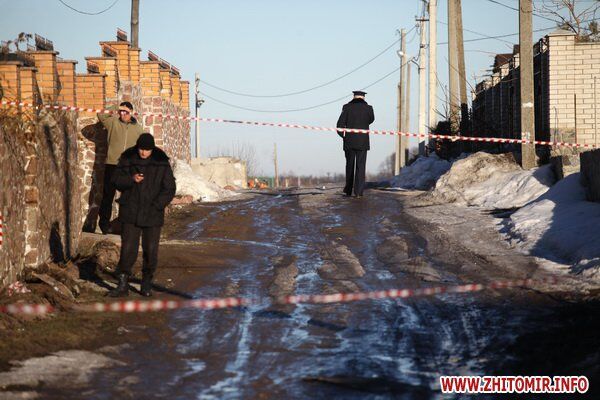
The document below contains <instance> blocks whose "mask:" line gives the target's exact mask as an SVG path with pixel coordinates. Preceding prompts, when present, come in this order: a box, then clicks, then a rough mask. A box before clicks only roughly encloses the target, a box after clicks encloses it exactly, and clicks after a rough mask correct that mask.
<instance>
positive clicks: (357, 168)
mask: <svg viewBox="0 0 600 400" xmlns="http://www.w3.org/2000/svg"><path fill="white" fill-rule="evenodd" d="M344 153H345V154H346V187H344V193H346V194H347V195H348V196H350V195H351V194H352V188H354V194H355V195H357V196H362V195H363V190H364V188H365V172H366V164H367V150H344Z"/></svg>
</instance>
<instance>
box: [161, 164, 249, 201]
mask: <svg viewBox="0 0 600 400" xmlns="http://www.w3.org/2000/svg"><path fill="white" fill-rule="evenodd" d="M173 173H174V175H175V179H176V180H177V195H180V196H186V195H187V196H192V197H193V198H194V201H197V200H201V201H221V200H225V199H227V198H229V197H232V196H236V195H238V193H235V192H232V191H231V190H226V189H223V188H221V187H219V186H217V185H215V184H214V183H211V182H207V181H205V180H204V179H202V178H201V177H200V176H199V175H198V174H196V173H195V172H194V171H193V170H192V167H191V166H190V165H189V164H187V163H186V162H185V161H182V160H176V161H175V164H174V166H173Z"/></svg>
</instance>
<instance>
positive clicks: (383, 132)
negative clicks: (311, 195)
mask: <svg viewBox="0 0 600 400" xmlns="http://www.w3.org/2000/svg"><path fill="white" fill-rule="evenodd" d="M0 105H2V106H13V107H29V108H36V109H39V108H43V109H49V110H63V111H80V112H89V113H104V114H113V113H116V112H117V111H112V110H106V109H95V108H84V107H76V106H64V105H51V104H44V105H41V106H36V105H34V104H30V103H25V102H18V101H5V100H2V101H1V102H0ZM133 115H136V116H147V117H156V118H162V119H172V120H182V121H196V120H197V121H201V122H214V123H225V124H241V125H253V126H269V127H275V128H293V129H306V130H313V131H326V132H337V131H345V132H350V133H365V134H374V135H392V136H407V137H415V138H420V139H425V138H430V139H442V140H451V141H457V140H462V141H470V142H484V143H517V144H536V145H540V146H562V147H574V148H586V149H595V148H600V145H596V144H587V143H569V142H557V141H544V140H526V139H514V138H497V137H475V136H451V135H437V134H434V133H426V134H419V133H410V132H399V131H386V130H367V129H348V128H346V129H338V128H332V127H324V126H312V125H300V124H292V123H287V122H261V121H243V120H233V119H223V118H204V117H191V116H183V115H173V114H161V113H137V112H134V113H133Z"/></svg>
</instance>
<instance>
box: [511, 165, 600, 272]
mask: <svg viewBox="0 0 600 400" xmlns="http://www.w3.org/2000/svg"><path fill="white" fill-rule="evenodd" d="M579 179H580V174H579V173H576V174H572V175H569V176H567V177H566V178H564V179H563V180H561V181H559V182H558V183H557V184H556V185H554V186H553V187H551V188H550V190H548V192H547V193H546V194H544V195H542V196H541V197H540V198H539V199H537V200H535V201H534V202H532V203H530V204H528V205H527V206H525V207H523V208H521V209H520V210H519V211H517V212H515V213H514V214H513V215H512V216H511V217H510V218H508V219H506V220H505V221H504V222H502V225H503V228H502V230H501V232H502V233H503V234H505V235H506V236H507V237H508V239H509V241H511V243H513V244H514V245H517V246H519V247H520V248H522V249H523V250H526V251H528V252H530V253H531V254H533V255H535V256H539V257H543V258H546V259H550V260H556V259H558V261H567V262H569V263H574V264H575V266H574V270H575V272H581V273H583V274H584V275H586V276H589V277H591V278H594V279H597V280H599V281H600V235H598V233H597V230H598V227H599V226H600V204H599V203H592V202H588V201H586V200H585V189H584V188H583V186H581V184H580V181H579Z"/></svg>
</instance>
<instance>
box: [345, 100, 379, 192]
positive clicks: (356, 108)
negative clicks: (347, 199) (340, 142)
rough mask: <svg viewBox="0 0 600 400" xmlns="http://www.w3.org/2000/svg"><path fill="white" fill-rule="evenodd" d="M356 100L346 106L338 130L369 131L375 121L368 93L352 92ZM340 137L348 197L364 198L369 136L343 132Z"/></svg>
mask: <svg viewBox="0 0 600 400" xmlns="http://www.w3.org/2000/svg"><path fill="white" fill-rule="evenodd" d="M352 93H353V94H354V98H353V99H352V101H350V102H349V103H348V104H344V107H343V108H342V114H341V115H340V118H339V119H338V122H337V128H338V129H339V128H348V129H366V130H368V129H369V125H370V124H371V123H373V121H375V114H374V112H373V107H371V106H370V105H368V104H367V102H366V101H365V95H366V93H365V92H363V91H362V90H355V91H354V92H352ZM338 135H340V137H342V138H343V139H344V154H345V156H346V186H345V187H344V193H345V194H346V196H352V191H353V190H354V195H355V196H356V197H362V195H363V190H364V188H365V173H366V171H365V170H366V164H367V151H368V150H369V149H370V145H369V135H368V134H366V133H352V132H346V131H343V130H339V131H338Z"/></svg>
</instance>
